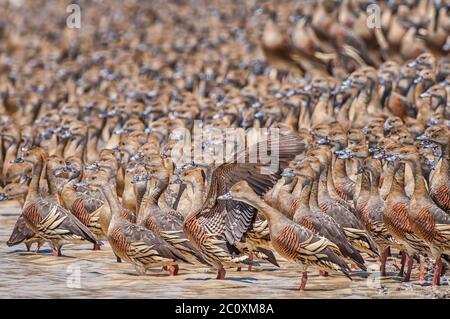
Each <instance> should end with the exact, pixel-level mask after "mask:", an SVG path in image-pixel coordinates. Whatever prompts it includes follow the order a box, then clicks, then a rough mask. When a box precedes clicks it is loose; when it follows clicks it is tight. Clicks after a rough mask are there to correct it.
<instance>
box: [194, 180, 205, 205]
mask: <svg viewBox="0 0 450 319" xmlns="http://www.w3.org/2000/svg"><path fill="white" fill-rule="evenodd" d="M191 187H192V194H193V200H192V205H191V210H192V211H194V212H196V211H199V210H200V209H201V208H202V205H203V194H204V191H205V183H204V181H203V176H202V175H201V174H197V175H196V176H195V177H194V179H193V181H192V183H191Z"/></svg>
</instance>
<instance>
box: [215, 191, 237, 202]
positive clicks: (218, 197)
mask: <svg viewBox="0 0 450 319" xmlns="http://www.w3.org/2000/svg"><path fill="white" fill-rule="evenodd" d="M217 199H219V200H228V199H233V196H231V193H230V192H227V193H225V194H222V195H220V196H217Z"/></svg>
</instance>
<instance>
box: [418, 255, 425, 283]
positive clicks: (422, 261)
mask: <svg viewBox="0 0 450 319" xmlns="http://www.w3.org/2000/svg"><path fill="white" fill-rule="evenodd" d="M424 280H425V257H424V256H422V255H421V256H420V264H419V281H424Z"/></svg>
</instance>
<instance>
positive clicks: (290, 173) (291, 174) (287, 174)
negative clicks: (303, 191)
mask: <svg viewBox="0 0 450 319" xmlns="http://www.w3.org/2000/svg"><path fill="white" fill-rule="evenodd" d="M281 176H283V177H295V173H294V172H293V171H291V170H284V171H283V173H281Z"/></svg>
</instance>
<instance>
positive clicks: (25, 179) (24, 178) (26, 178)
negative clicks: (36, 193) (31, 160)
mask: <svg viewBox="0 0 450 319" xmlns="http://www.w3.org/2000/svg"><path fill="white" fill-rule="evenodd" d="M29 180H30V176H28V175H22V176H21V177H20V179H19V183H20V184H27V183H28V181H29Z"/></svg>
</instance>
